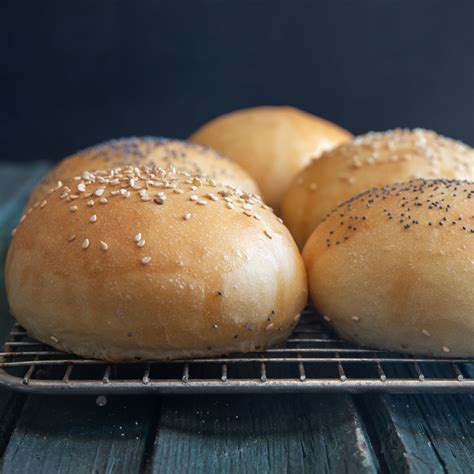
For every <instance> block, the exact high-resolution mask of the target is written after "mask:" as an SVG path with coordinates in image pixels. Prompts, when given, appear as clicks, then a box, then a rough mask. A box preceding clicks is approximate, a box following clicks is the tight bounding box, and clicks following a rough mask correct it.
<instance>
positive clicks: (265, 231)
mask: <svg viewBox="0 0 474 474" xmlns="http://www.w3.org/2000/svg"><path fill="white" fill-rule="evenodd" d="M263 233H264V234H265V235H266V236H267V237H268V238H269V239H273V237H272V234H271V233H270V231H269V230H268V229H265V230H264V231H263Z"/></svg>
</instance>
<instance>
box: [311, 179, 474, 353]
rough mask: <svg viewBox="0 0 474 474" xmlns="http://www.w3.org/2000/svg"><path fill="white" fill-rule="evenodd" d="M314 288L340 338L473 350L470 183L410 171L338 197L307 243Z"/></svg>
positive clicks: (396, 346) (425, 349)
mask: <svg viewBox="0 0 474 474" xmlns="http://www.w3.org/2000/svg"><path fill="white" fill-rule="evenodd" d="M303 258H304V261H305V264H306V269H307V272H308V278H309V287H310V295H311V298H312V300H313V303H314V304H315V306H316V308H317V309H318V311H319V312H320V314H321V315H323V316H324V318H325V319H326V321H328V323H329V324H330V325H331V326H332V327H333V328H334V329H335V330H336V331H337V332H338V333H339V334H340V335H341V336H342V337H343V338H345V339H349V340H351V341H353V342H355V343H358V344H361V345H364V346H368V347H373V348H378V349H383V350H390V351H397V352H407V353H413V354H418V353H419V354H426V355H430V356H438V357H473V356H474V344H473V341H474V292H473V291H472V282H473V281H474V183H471V182H467V181H456V180H446V181H445V180H427V181H425V180H421V179H419V180H414V181H410V182H408V183H405V184H393V185H387V186H385V187H383V188H374V189H372V190H371V191H367V192H365V193H363V194H361V195H359V196H357V197H355V198H353V199H351V200H350V201H347V202H346V203H344V204H342V205H340V206H339V207H338V208H337V209H336V210H334V211H333V212H332V213H331V214H330V215H329V217H328V218H327V219H326V220H325V221H324V222H322V223H321V224H320V225H319V226H318V227H317V228H316V230H315V231H314V232H313V233H312V234H311V237H310V238H309V239H308V242H307V243H306V245H305V247H304V251H303Z"/></svg>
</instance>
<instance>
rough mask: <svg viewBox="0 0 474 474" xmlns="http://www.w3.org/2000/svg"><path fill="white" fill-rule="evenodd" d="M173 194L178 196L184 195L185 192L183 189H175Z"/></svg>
mask: <svg viewBox="0 0 474 474" xmlns="http://www.w3.org/2000/svg"><path fill="white" fill-rule="evenodd" d="M173 192H174V193H176V194H183V193H184V191H183V190H182V189H173Z"/></svg>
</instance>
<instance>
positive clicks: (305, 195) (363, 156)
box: [282, 129, 474, 248]
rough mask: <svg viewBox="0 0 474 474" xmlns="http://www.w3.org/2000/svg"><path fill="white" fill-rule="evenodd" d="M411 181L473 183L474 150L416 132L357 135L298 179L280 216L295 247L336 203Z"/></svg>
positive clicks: (287, 197) (300, 243) (305, 171)
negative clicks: (387, 186)
mask: <svg viewBox="0 0 474 474" xmlns="http://www.w3.org/2000/svg"><path fill="white" fill-rule="evenodd" d="M415 178H427V179H429V178H447V179H468V180H474V150H473V149H472V148H470V147H468V146H467V145H464V144H463V143H461V142H458V141H455V140H451V139H449V138H445V137H442V136H440V135H438V134H436V133H434V132H431V131H428V130H421V129H415V130H391V131H387V132H382V133H374V132H372V133H368V134H366V135H362V136H360V137H357V138H355V139H354V140H353V141H352V142H350V143H347V144H343V145H341V146H339V147H337V148H335V149H333V150H331V151H328V152H326V153H324V154H323V155H322V156H321V157H320V158H319V159H317V160H314V161H313V162H312V163H311V164H310V165H308V166H307V167H306V168H305V169H304V170H303V171H302V172H301V173H300V174H299V175H298V177H297V178H296V179H295V180H294V181H293V183H292V185H291V187H290V188H289V189H288V192H287V194H286V196H285V200H284V202H283V207H282V217H283V220H284V221H285V224H286V225H287V226H288V228H289V229H290V231H291V233H292V234H293V237H294V238H295V240H296V243H297V244H298V245H299V246H300V248H301V247H303V245H304V243H305V242H306V239H307V238H308V237H309V235H310V234H311V232H312V231H313V230H314V229H315V228H316V226H317V225H318V224H319V223H320V222H321V220H322V219H323V218H324V217H325V216H326V215H327V213H328V212H330V211H332V210H333V209H334V208H335V207H336V206H337V205H338V204H340V203H341V202H344V201H346V200H348V199H350V198H351V197H352V196H355V195H356V194H359V193H361V192H363V191H366V190H367V189H370V188H372V187H374V186H383V185H385V184H389V183H394V182H404V181H409V180H411V179H415Z"/></svg>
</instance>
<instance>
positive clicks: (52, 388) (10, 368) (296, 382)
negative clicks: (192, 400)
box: [0, 308, 474, 395]
mask: <svg viewBox="0 0 474 474" xmlns="http://www.w3.org/2000/svg"><path fill="white" fill-rule="evenodd" d="M0 385H6V386H8V387H10V388H12V389H14V390H18V391H25V392H37V393H49V394H95V395H101V394H103V395H107V394H109V395H112V394H138V393H150V392H155V393H182V394H183V393H244V392H246V393H258V392H260V393H265V392H266V393H268V392H277V391H278V392H323V391H334V392H336V391H339V392H352V393H356V392H368V391H380V392H392V393H402V392H405V393H409V392H412V393H413V392H452V393H455V392H456V393H460V392H474V359H443V358H439V359H437V358H428V357H411V356H407V355H401V354H395V353H388V352H383V351H377V350H373V349H366V348H361V347H357V346H354V345H351V344H349V343H348V342H346V341H343V340H341V339H338V338H337V337H335V336H334V334H332V333H331V332H330V331H329V330H328V329H327V328H326V327H325V326H324V325H323V324H321V322H320V320H319V318H318V317H317V316H316V315H315V314H314V312H313V311H312V310H311V309H310V308H308V309H306V310H305V312H304V313H303V316H302V318H301V322H300V324H299V325H298V327H297V328H296V329H295V331H294V333H293V335H292V336H291V338H290V339H289V340H288V341H287V342H286V344H285V345H284V346H283V347H279V348H274V349H269V350H267V351H265V352H260V353H252V354H232V355H229V356H225V357H213V358H204V359H193V360H176V361H171V362H135V363H107V362H104V361H100V360H92V359H83V358H80V357H77V356H74V355H72V354H66V353H63V352H59V351H57V350H55V349H53V348H52V347H49V346H47V345H45V344H42V343H40V342H37V341H35V340H33V339H31V338H29V337H28V335H27V333H26V331H25V330H24V329H23V328H22V327H20V326H18V325H17V326H14V327H13V329H12V331H11V332H10V335H9V337H8V340H7V342H6V343H5V346H4V349H3V352H0Z"/></svg>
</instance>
